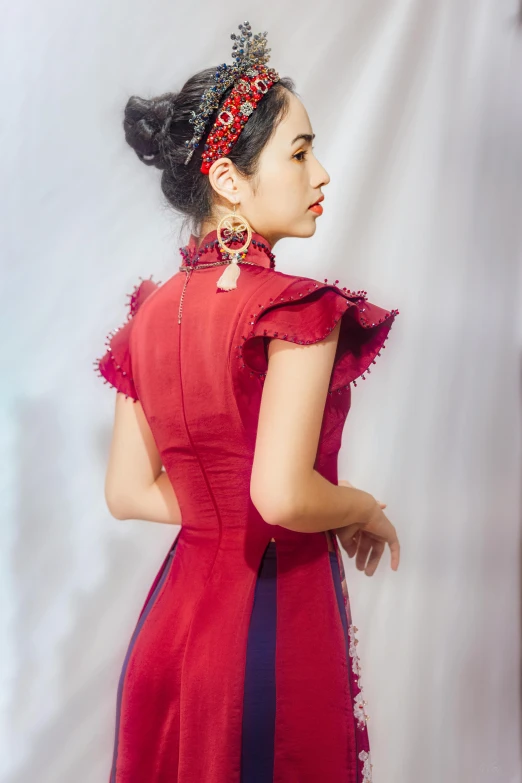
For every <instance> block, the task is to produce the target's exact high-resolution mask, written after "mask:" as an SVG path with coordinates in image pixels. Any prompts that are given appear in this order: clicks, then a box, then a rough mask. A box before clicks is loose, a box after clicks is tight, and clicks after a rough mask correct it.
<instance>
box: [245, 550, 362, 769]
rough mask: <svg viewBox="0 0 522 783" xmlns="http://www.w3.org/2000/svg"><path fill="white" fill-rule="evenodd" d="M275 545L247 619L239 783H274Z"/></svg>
mask: <svg viewBox="0 0 522 783" xmlns="http://www.w3.org/2000/svg"><path fill="white" fill-rule="evenodd" d="M328 554H329V556H330V566H331V569H332V578H333V582H334V586H335V594H336V598H337V606H338V609H339V614H340V615H341V622H342V625H343V632H344V641H345V645H346V655H347V660H348V649H349V642H348V622H347V618H346V612H345V608H344V602H343V593H342V587H341V575H340V572H339V564H338V562H337V555H336V554H335V552H329V553H328ZM276 617H277V554H276V543H275V542H274V541H271V542H270V544H269V545H268V547H267V549H266V551H265V554H264V556H263V560H262V561H261V566H260V569H259V573H258V578H257V582H256V588H255V594H254V605H253V608H252V614H251V617H250V625H249V631H248V641H247V657H246V670H245V690H244V697H243V731H242V742H241V783H272V781H273V769H274V738H275V713H276V683H275V654H276Z"/></svg>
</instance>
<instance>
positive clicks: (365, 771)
mask: <svg viewBox="0 0 522 783" xmlns="http://www.w3.org/2000/svg"><path fill="white" fill-rule="evenodd" d="M359 758H360V760H361V761H362V763H363V768H362V781H361V783H372V780H373V777H372V769H373V764H372V758H371V755H370V753H369V752H368V751H366V750H361V752H360V753H359Z"/></svg>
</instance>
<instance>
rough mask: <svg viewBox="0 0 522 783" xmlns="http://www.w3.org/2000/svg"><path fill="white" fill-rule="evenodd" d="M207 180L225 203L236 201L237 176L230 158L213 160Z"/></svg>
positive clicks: (237, 193)
mask: <svg viewBox="0 0 522 783" xmlns="http://www.w3.org/2000/svg"><path fill="white" fill-rule="evenodd" d="M208 178H209V180H210V184H211V185H212V187H213V189H214V190H215V191H216V193H218V194H219V195H220V196H222V197H223V198H225V199H226V200H227V201H229V202H231V203H234V202H237V201H238V195H239V179H240V178H239V174H238V172H237V169H236V167H235V166H234V164H233V163H232V161H231V160H230V158H219V159H218V160H215V161H214V163H213V164H212V166H211V167H210V170H209V172H208Z"/></svg>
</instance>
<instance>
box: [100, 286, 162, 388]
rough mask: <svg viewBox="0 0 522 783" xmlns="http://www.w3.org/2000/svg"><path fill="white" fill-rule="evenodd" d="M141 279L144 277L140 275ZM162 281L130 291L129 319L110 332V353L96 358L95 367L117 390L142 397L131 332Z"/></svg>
mask: <svg viewBox="0 0 522 783" xmlns="http://www.w3.org/2000/svg"><path fill="white" fill-rule="evenodd" d="M140 279H141V278H140ZM159 286H160V283H159V282H158V283H156V282H154V281H153V280H152V277H151V278H149V279H147V280H142V282H141V283H139V284H137V285H135V286H134V290H133V291H132V292H131V293H130V294H127V296H128V297H129V301H128V303H127V305H128V313H127V320H126V321H125V323H123V324H122V326H119V327H117V328H116V329H114V330H113V331H112V332H109V334H108V335H107V338H106V341H105V345H106V348H107V350H106V352H105V353H104V354H103V356H102V357H101V358H99V359H96V360H95V361H94V368H95V370H96V371H97V372H98V376H99V377H101V378H103V379H104V382H105V383H108V384H110V385H111V386H112V387H113V388H115V389H116V391H117V392H120V393H121V394H125V396H126V397H131V398H132V399H133V400H134V401H135V402H136V401H137V400H138V395H137V392H136V387H135V385H134V380H133V377H132V362H131V354H130V335H131V330H132V325H133V319H134V317H135V315H136V313H137V312H138V310H139V308H140V307H141V305H142V304H143V302H144V301H145V300H146V299H147V298H148V297H149V296H150V295H151V294H152V293H153V292H154V291H156V289H157V288H159Z"/></svg>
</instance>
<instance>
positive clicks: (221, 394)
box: [96, 23, 399, 783]
mask: <svg viewBox="0 0 522 783" xmlns="http://www.w3.org/2000/svg"><path fill="white" fill-rule="evenodd" d="M240 30H241V36H240V37H238V38H237V39H235V40H236V43H235V44H234V49H233V56H234V64H233V65H232V66H226V64H224V65H223V66H220V67H219V68H218V69H214V68H209V69H207V70H204V71H201V72H200V73H198V74H196V75H195V76H194V77H192V78H191V79H189V80H188V81H187V83H186V84H185V85H184V86H183V88H182V89H181V91H180V92H179V93H169V94H166V95H162V96H160V97H159V98H155V99H152V100H144V99H140V98H136V97H132V98H131V99H130V100H129V101H128V103H127V106H126V109H125V122H124V125H125V132H126V138H127V141H128V142H129V144H130V145H131V146H132V147H133V149H135V151H136V152H137V154H138V156H139V157H140V158H141V160H143V161H144V162H145V163H147V164H148V165H154V166H156V167H158V168H160V169H162V171H163V174H162V180H161V184H162V189H163V193H164V194H165V196H166V198H167V200H168V202H169V203H170V204H171V205H172V207H173V208H174V209H175V210H177V211H178V212H179V213H181V214H182V215H183V216H185V217H186V218H187V219H188V220H189V221H190V224H191V226H192V233H191V236H190V241H189V242H188V244H187V245H186V246H185V247H183V248H180V250H181V256H182V263H181V266H180V267H179V271H177V272H176V273H174V274H173V275H172V276H171V277H170V278H169V279H168V280H167V281H166V282H165V283H163V284H162V285H160V284H156V283H155V282H153V281H152V280H150V279H149V280H143V281H142V282H141V284H140V285H138V286H136V287H135V290H134V292H133V293H132V295H131V298H130V303H129V305H130V310H129V318H128V320H127V322H126V323H125V324H124V325H123V326H122V327H121V328H119V329H116V330H115V331H114V332H113V333H111V335H110V339H109V341H108V348H107V352H106V353H105V355H104V356H103V357H102V358H100V359H98V360H97V361H96V366H97V368H98V369H99V372H100V374H101V375H102V376H103V378H104V379H105V381H106V382H108V383H110V384H111V385H112V386H113V387H115V388H116V390H117V391H118V392H119V394H117V397H116V412H115V423H114V434H113V440H112V446H111V451H110V458H109V465H108V471H107V478H106V486H105V493H106V499H107V504H108V507H109V510H110V511H111V513H112V514H113V516H115V517H116V518H118V519H131V518H132V519H144V520H150V521H155V522H163V523H167V524H174V525H181V529H180V531H179V533H178V535H177V536H176V538H175V540H174V542H173V544H172V546H171V548H170V551H169V552H168V554H167V556H166V557H165V560H164V562H163V564H162V565H161V568H160V569H159V572H158V574H157V577H156V579H155V581H154V583H153V585H152V586H151V589H150V591H149V594H148V596H147V599H146V601H145V604H144V606H143V609H142V611H141V614H140V616H139V619H138V622H137V625H136V628H135V631H134V634H133V636H132V639H131V641H130V644H129V648H128V652H127V655H126V658H125V661H124V664H123V669H122V673H121V678H120V683H119V688H118V694H117V710H116V734H115V743H114V757H113V764H112V772H111V778H110V780H111V783H175V781H178V783H268V782H269V781H270V782H272V781H277V783H369V782H370V781H371V761H370V754H369V743H368V734H367V728H366V721H367V717H368V716H367V715H366V711H365V704H366V701H365V700H364V698H363V693H362V688H361V680H360V664H359V659H358V656H357V650H356V644H357V640H356V639H355V632H356V631H357V629H356V628H355V626H354V625H353V624H352V621H351V615H350V606H349V600H348V593H347V589H346V582H345V579H344V572H343V563H342V559H341V555H340V549H339V542H340V543H341V545H342V546H343V547H344V548H345V549H346V551H347V552H348V553H349V555H350V556H354V555H355V557H356V564H357V567H358V568H359V569H360V570H364V571H365V573H366V574H368V575H372V574H373V573H374V572H375V569H376V568H377V565H378V563H379V561H380V559H381V556H382V554H383V551H384V548H385V545H386V544H388V545H389V547H390V553H391V567H392V568H393V569H394V570H395V569H397V567H398V564H399V543H398V539H397V535H396V531H395V528H394V527H393V525H392V524H391V523H390V521H389V520H388V519H387V517H386V516H385V515H384V513H383V511H382V509H383V508H384V504H381V503H379V502H378V501H377V500H376V499H375V498H374V497H372V495H370V494H369V493H367V492H364V491H363V490H360V489H356V488H354V487H352V486H351V485H349V484H348V482H339V481H338V476H337V456H338V452H339V449H340V446H341V435H342V430H343V425H344V422H345V420H346V416H347V414H348V410H349V408H350V392H351V384H352V383H353V385H354V386H355V385H356V382H355V381H356V378H358V377H359V376H361V375H362V377H363V378H364V375H363V373H364V372H365V371H366V370H368V371H369V365H370V364H373V363H374V362H375V358H376V356H377V355H378V354H379V352H380V349H381V347H382V346H383V343H384V341H385V340H386V338H387V336H388V333H389V330H390V328H391V325H392V323H393V320H394V318H395V316H396V315H397V313H398V311H397V310H391V311H390V310H385V309H382V308H380V307H378V306H376V305H373V304H371V303H370V302H368V300H367V299H366V295H365V292H364V291H357V292H351V291H348V290H347V289H346V288H339V287H337V285H327V284H325V283H320V282H318V281H317V280H315V279H313V278H309V277H303V276H300V275H298V276H296V275H289V274H286V273H284V272H281V271H279V270H277V269H276V264H275V256H274V254H273V249H274V246H275V244H276V243H277V242H278V240H280V239H282V238H283V237H308V236H312V235H313V234H314V232H315V230H316V221H317V219H318V217H319V215H320V214H321V212H322V208H321V206H320V202H321V201H322V199H323V192H322V188H324V186H325V185H327V184H328V182H329V179H330V178H329V176H328V174H327V172H326V171H325V169H324V168H323V167H322V166H321V164H320V163H319V161H318V160H317V158H316V157H315V155H314V153H313V146H312V140H313V138H314V134H313V131H312V128H311V125H310V120H309V117H308V114H307V112H306V110H305V107H304V106H303V104H302V102H301V101H300V100H299V98H298V97H297V95H296V94H295V90H294V85H293V82H292V81H291V80H290V79H281V78H279V76H278V74H277V73H276V72H275V71H273V69H271V68H268V67H267V65H266V62H267V60H268V55H267V50H266V38H265V35H264V34H263V35H257V36H254V38H252V34H251V31H250V25H249V24H248V23H245V25H240ZM232 37H233V38H235V36H232ZM196 150H198V151H200V152H201V154H194V153H195V151H196ZM337 282H338V281H336V283H337Z"/></svg>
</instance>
